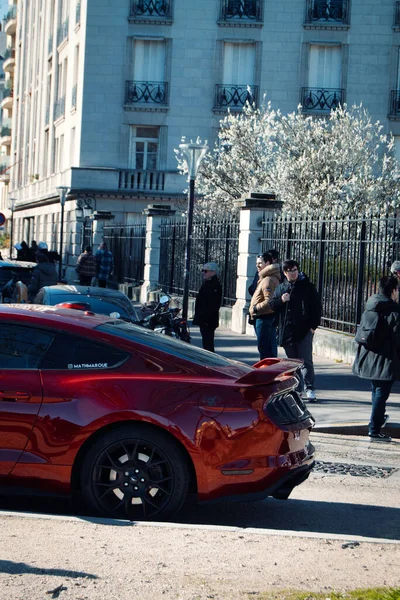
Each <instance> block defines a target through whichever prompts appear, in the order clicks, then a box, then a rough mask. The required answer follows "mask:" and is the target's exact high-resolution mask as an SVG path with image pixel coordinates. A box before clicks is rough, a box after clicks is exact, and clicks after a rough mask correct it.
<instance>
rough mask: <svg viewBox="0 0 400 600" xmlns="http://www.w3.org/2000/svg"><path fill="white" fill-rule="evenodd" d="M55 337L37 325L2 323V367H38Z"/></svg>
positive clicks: (0, 338) (0, 358) (0, 354)
mask: <svg viewBox="0 0 400 600" xmlns="http://www.w3.org/2000/svg"><path fill="white" fill-rule="evenodd" d="M53 338H54V334H52V333H51V332H47V331H42V330H40V329H36V328H35V327H25V326H23V325H13V324H8V323H0V340H1V343H0V369H37V368H38V364H39V362H40V360H41V358H42V357H43V356H44V354H45V353H46V350H47V349H48V347H49V346H50V344H51V342H52V340H53Z"/></svg>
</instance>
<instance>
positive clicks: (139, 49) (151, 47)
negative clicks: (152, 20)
mask: <svg viewBox="0 0 400 600" xmlns="http://www.w3.org/2000/svg"><path fill="white" fill-rule="evenodd" d="M167 91H168V90H167V83H166V81H165V40H139V39H136V40H134V45H133V79H132V81H127V85H126V98H125V101H126V103H127V104H135V103H139V104H161V105H165V104H167Z"/></svg>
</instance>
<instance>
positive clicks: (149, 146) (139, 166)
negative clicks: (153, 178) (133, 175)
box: [129, 126, 160, 171]
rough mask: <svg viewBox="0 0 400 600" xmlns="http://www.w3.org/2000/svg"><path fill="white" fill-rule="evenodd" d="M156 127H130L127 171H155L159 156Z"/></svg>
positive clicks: (158, 131) (158, 132)
mask: <svg viewBox="0 0 400 600" xmlns="http://www.w3.org/2000/svg"><path fill="white" fill-rule="evenodd" d="M159 137H160V130H159V128H158V127H139V126H137V127H131V128H130V143H129V169H133V170H135V171H156V170H157V168H158V156H159Z"/></svg>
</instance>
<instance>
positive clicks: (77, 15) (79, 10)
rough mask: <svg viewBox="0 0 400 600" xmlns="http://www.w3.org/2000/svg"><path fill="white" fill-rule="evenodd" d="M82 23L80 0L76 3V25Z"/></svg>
mask: <svg viewBox="0 0 400 600" xmlns="http://www.w3.org/2000/svg"><path fill="white" fill-rule="evenodd" d="M80 22H81V2H80V0H79V1H78V2H77V3H76V8H75V25H78V24H79V23H80Z"/></svg>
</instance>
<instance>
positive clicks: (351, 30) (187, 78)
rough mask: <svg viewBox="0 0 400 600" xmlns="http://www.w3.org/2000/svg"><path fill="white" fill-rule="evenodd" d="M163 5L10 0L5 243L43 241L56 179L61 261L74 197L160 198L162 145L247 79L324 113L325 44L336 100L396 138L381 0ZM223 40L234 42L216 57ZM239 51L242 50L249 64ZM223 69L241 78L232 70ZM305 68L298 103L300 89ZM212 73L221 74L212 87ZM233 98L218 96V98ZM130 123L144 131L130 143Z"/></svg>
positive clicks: (122, 205)
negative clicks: (62, 199) (8, 227)
mask: <svg viewBox="0 0 400 600" xmlns="http://www.w3.org/2000/svg"><path fill="white" fill-rule="evenodd" d="M166 4H167V7H168V10H167V11H166V14H164V13H163V11H162V10H160V6H161V3H160V2H158V1H157V0H155V1H153V2H151V1H150V0H144V2H142V3H138V0H120V1H118V2H115V0H70V2H67V1H66V0H62V1H60V2H55V3H53V2H42V1H39V0H30V1H29V2H28V1H27V0H14V7H15V9H14V7H12V6H11V7H10V8H11V9H12V10H11V12H10V15H9V17H8V18H7V19H6V22H5V27H4V29H5V33H6V35H7V47H9V48H10V50H13V51H14V54H13V56H15V60H14V59H13V60H14V62H13V60H11V59H10V61H9V62H8V65H7V72H6V79H7V81H6V84H7V83H8V84H9V85H11V86H12V89H13V95H12V101H11V103H10V99H8V100H7V99H5V100H3V101H2V103H1V106H2V108H3V114H4V111H7V118H9V117H10V115H11V120H12V132H11V133H12V135H11V147H10V161H11V165H13V166H12V167H11V169H10V174H9V181H8V182H6V184H7V186H8V190H7V191H8V194H9V195H10V196H12V197H14V198H15V199H16V208H15V212H14V237H15V241H20V240H21V239H26V241H27V242H30V241H31V240H32V239H36V240H40V239H43V240H44V241H46V242H48V243H49V245H52V246H55V247H57V244H58V240H59V235H60V203H59V197H58V194H57V191H56V187H57V186H59V185H64V186H67V187H68V188H69V189H70V192H69V194H68V197H67V202H66V206H65V211H66V212H65V215H66V222H65V231H64V241H65V244H64V248H63V260H64V264H69V265H70V266H71V267H72V266H73V264H74V262H75V259H76V256H77V255H78V254H79V252H80V250H81V245H82V236H81V223H80V219H79V216H78V213H79V210H78V213H77V209H79V203H81V204H82V203H84V204H85V206H86V205H87V207H88V208H87V211H86V212H87V214H86V216H88V215H89V214H90V212H91V211H94V210H97V211H111V212H112V214H113V215H114V216H115V221H118V222H127V220H129V218H130V215H133V214H134V213H138V212H141V211H142V210H143V209H144V208H145V207H146V206H147V205H148V204H149V203H157V204H162V203H163V202H165V204H168V205H172V206H174V204H175V203H176V201H177V200H179V199H182V197H183V190H184V189H185V187H186V181H185V178H184V177H182V176H181V175H179V174H178V173H177V171H176V159H175V155H174V148H176V147H177V146H178V144H179V142H180V140H181V137H182V136H186V138H187V139H188V140H190V139H196V138H197V137H198V136H199V137H200V138H202V139H203V140H208V142H209V144H212V143H213V142H214V140H215V137H216V132H217V129H218V125H219V120H220V119H221V117H223V115H224V114H225V113H226V110H227V109H226V101H225V100H226V93H231V92H232V91H234V90H236V92H238V84H243V85H244V86H245V87H246V85H247V84H249V85H250V87H251V88H252V89H253V90H254V94H255V98H256V100H257V101H258V103H261V102H262V98H263V95H264V94H266V95H267V99H268V100H271V101H272V103H273V106H274V107H275V108H279V109H280V110H281V111H282V112H284V113H286V112H289V111H293V110H296V107H297V106H298V104H299V103H300V102H303V103H304V108H305V112H309V113H310V114H316V115H318V114H327V105H326V104H324V102H323V97H322V100H321V93H323V92H324V91H325V88H328V89H329V86H330V85H333V84H327V83H326V82H327V81H328V80H329V64H328V62H325V64H324V65H323V64H322V61H323V60H325V61H327V60H328V59H326V57H329V56H331V54H332V56H333V55H334V56H335V57H336V58H335V60H336V61H339V62H338V64H339V63H340V64H339V66H337V65H336V67H335V68H337V69H338V73H337V78H336V87H337V88H338V89H339V90H340V93H341V94H342V96H341V99H342V100H345V101H346V102H347V103H348V104H349V105H351V104H353V103H360V102H362V103H363V104H364V106H366V107H367V108H368V110H369V111H370V113H371V115H372V118H373V119H374V120H378V119H379V120H380V121H381V122H382V124H383V126H384V131H385V132H389V131H392V132H393V134H394V135H395V136H400V120H399V117H400V111H398V106H397V103H395V104H394V105H393V104H392V105H390V101H391V98H392V97H393V96H392V92H394V91H396V90H397V88H398V86H399V83H398V81H399V77H398V72H399V65H398V56H399V48H400V26H399V25H398V24H396V19H395V11H396V5H397V3H396V2H395V1H394V0H381V2H379V3H377V2H372V0H343V1H341V0H326V1H321V0H286V1H285V2H277V1H275V2H272V1H271V0H256V2H251V3H250V2H248V1H247V0H202V2H198V1H195V0H170V1H169V2H167V3H166ZM143 7H144V9H143ZM252 7H253V8H252ZM254 7H255V8H254ZM338 7H339V8H338ZM253 9H254V10H256V11H257V14H256V13H255V12H254V13H253V12H252V11H253ZM321 10H322V13H321ZM337 10H339V12H336V13H335V11H337ZM13 11H14V12H13ZM246 11H247V12H246ZM318 11H319V12H318ZM164 12H165V11H164ZM321 15H322V16H321ZM156 48H157V52H158V54H157V56H156V50H155V49H156ZM227 48H229V49H230V50H232V48H233V51H235V49H236V50H237V51H238V52H239V50H240V52H239V54H233V55H232V56H234V58H233V59H232V58H230V59H229V60H228V58H227V56H228V53H227ZM238 48H239V50H238ZM321 48H322V50H321ZM139 49H140V52H144V54H143V56H144V57H145V60H142V64H138V59H137V56H139ZM311 49H313V51H314V55H313V56H315V55H316V54H315V52H317V54H318V53H319V54H318V57H319V58H318V61H319V62H318V65H319V66H318V69H319V70H320V73H313V68H314V69H315V63H313V62H312V59H311V56H312V53H311ZM332 49H334V50H335V51H334V52H331V51H332ZM146 52H147V54H146ZM325 55H326V56H325ZM238 57H239V58H238ZM245 57H247V58H245ZM249 57H250V58H249ZM135 58H136V62H135ZM242 58H243V61H244V62H245V60H247V61H249V60H251V61H252V63H251V64H252V66H251V69H250V70H249V67H247V69H248V70H247V71H246V70H245V67H244V66H241V61H242ZM152 60H153V61H155V62H154V65H153V64H152V63H151V61H152ZM329 60H330V59H329ZM146 61H150V63H149V64H147V63H146ZM239 63H240V64H239ZM243 64H244V63H243ZM246 64H250V63H246ZM146 65H147V67H146ZM313 65H314V66H313ZM146 69H147V71H146ZM236 71H238V72H240V73H241V77H242V78H243V79H245V78H246V77H247V80H246V81H241V80H240V81H236V80H234V77H235V76H234V75H232V73H233V72H236ZM250 71H251V72H250ZM156 72H158V73H159V74H158V75H157V76H156V75H155V73H156ZM138 73H140V76H139V75H138ZM160 73H162V75H160ZM227 73H230V75H226V74H227ZM243 73H245V75H243ZM246 73H247V75H246ZM146 74H147V76H146V77H145V75H146ZM138 77H139V79H138ZM224 77H225V78H229V77H230V78H231V79H230V81H224ZM236 77H239V75H237V74H236ZM318 77H321V78H322V80H323V81H321V85H319V86H318V85H317V88H316V89H317V91H316V98H317V100H318V102H317V105H316V107H315V106H314V107H312V105H311V104H309V99H310V98H311V96H307V89H308V87H311V88H313V85H311V83H313V82H314V83H315V81H317V82H318ZM151 78H153V79H156V82H155V83H154V81H153V82H152V81H151ZM143 79H144V80H143ZM333 79H334V78H333ZM333 79H332V80H333ZM218 85H219V86H225V85H226V87H223V92H224V93H223V95H219V96H218V93H217V92H218V88H217V87H216V86H218ZM314 87H315V86H314ZM334 87H335V86H334ZM318 88H320V89H318ZM321 90H322V92H321ZM242 92H243V90H241V93H242ZM141 94H142V99H141V100H140V99H138V98H139V96H140V95H141ZM146 94H147V96H146ZM152 94H153V99H152V97H151V95H152ZM149 95H150V96H149ZM238 97H239V96H237V98H238ZM242 100H243V96H242V97H241V99H240V100H239V102H238V104H234V102H233V101H232V102H231V104H230V106H231V108H232V110H238V109H239V110H240V106H241V102H242ZM228 104H229V102H228ZM390 106H392V108H391V109H390ZM399 106H400V104H399ZM310 107H311V108H310ZM388 115H389V116H388ZM146 132H147V134H148V135H147V134H146ZM144 134H146V135H147V137H148V138H149V139H148V140H147V138H146V140H145V141H141V140H142V138H143V137H146V135H144ZM152 136H153V137H154V136H156V137H155V141H154V140H153V141H151V138H152ZM399 139H400V138H399ZM2 143H6V144H9V140H5V139H4V138H1V139H0V144H2ZM152 144H153V146H152ZM142 145H143V146H146V150H145V151H143V152H144V154H146V153H147V154H146V158H143V156H144V154H143V152H142V149H141V148H142ZM151 148H153V150H151ZM143 160H144V161H148V162H147V168H146V167H144V166H143ZM135 165H136V166H135ZM87 200H89V202H87Z"/></svg>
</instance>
